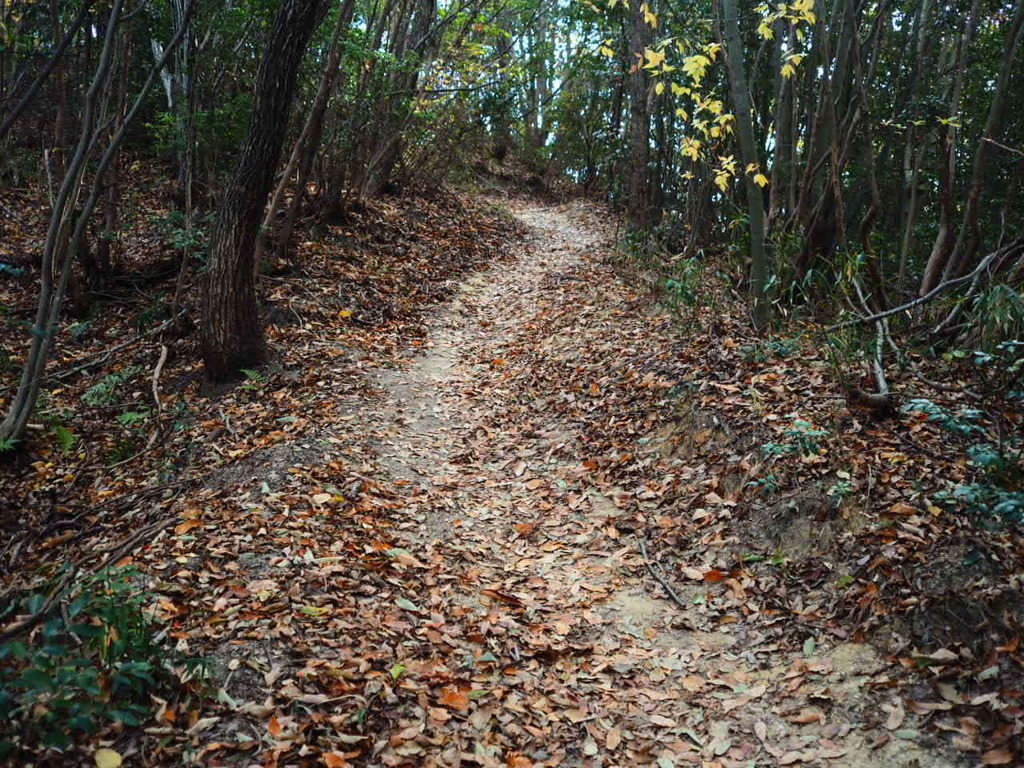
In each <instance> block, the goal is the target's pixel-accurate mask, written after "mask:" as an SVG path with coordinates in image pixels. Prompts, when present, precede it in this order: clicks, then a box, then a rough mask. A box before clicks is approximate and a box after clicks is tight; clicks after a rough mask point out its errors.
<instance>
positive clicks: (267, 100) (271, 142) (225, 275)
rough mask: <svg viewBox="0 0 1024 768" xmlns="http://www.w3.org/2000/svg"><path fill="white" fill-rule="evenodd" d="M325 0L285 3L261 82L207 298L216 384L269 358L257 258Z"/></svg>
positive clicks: (210, 369) (225, 202)
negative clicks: (302, 75) (259, 304)
mask: <svg viewBox="0 0 1024 768" xmlns="http://www.w3.org/2000/svg"><path fill="white" fill-rule="evenodd" d="M326 6H327V2H326V0H284V2H283V3H282V4H281V6H280V8H279V10H278V12H277V15H276V17H275V19H274V23H273V26H272V27H271V30H270V36H269V39H268V41H267V47H266V50H265V52H264V54H263V60H262V61H261V63H260V70H259V74H258V75H257V78H256V94H255V96H256V98H255V101H254V105H253V111H252V117H251V118H250V121H249V130H248V134H247V136H246V140H245V143H244V144H243V146H242V150H241V153H240V154H239V157H238V162H237V164H236V166H235V170H234V173H233V174H232V176H231V179H230V180H229V181H228V184H227V187H226V188H225V190H224V195H223V197H222V199H221V204H220V211H219V213H218V216H217V223H216V226H215V227H214V231H213V237H212V240H211V245H210V259H209V272H208V274H207V280H206V286H205V291H204V294H203V324H202V340H201V341H202V352H203V363H204V364H205V366H206V373H207V375H208V376H209V378H210V379H212V380H213V381H230V380H233V379H235V378H237V377H238V375H239V373H240V372H241V371H242V370H244V369H247V368H254V367H258V366H260V365H262V364H263V363H265V362H266V359H267V345H266V341H265V340H264V337H263V328H262V326H261V324H260V319H259V312H258V308H257V306H256V281H255V278H254V270H253V261H254V249H255V244H256V237H257V234H258V232H259V227H260V222H261V220H262V218H263V208H264V206H265V205H266V203H267V194H268V193H269V192H270V188H271V185H272V184H273V181H274V171H275V170H276V169H277V163H278V159H279V158H280V155H281V147H282V146H283V144H284V138H285V133H286V132H287V130H288V113H289V111H290V107H291V103H292V97H293V95H294V92H295V82H296V79H297V77H298V70H299V65H300V63H301V62H302V56H303V54H304V53H305V50H306V45H307V43H308V42H309V38H310V36H311V35H312V34H313V30H314V29H316V27H317V25H318V24H319V22H320V20H321V18H322V17H323V13H324V11H325V10H326Z"/></svg>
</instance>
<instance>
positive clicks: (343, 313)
mask: <svg viewBox="0 0 1024 768" xmlns="http://www.w3.org/2000/svg"><path fill="white" fill-rule="evenodd" d="M338 317H352V310H351V309H343V310H341V312H339V313H338Z"/></svg>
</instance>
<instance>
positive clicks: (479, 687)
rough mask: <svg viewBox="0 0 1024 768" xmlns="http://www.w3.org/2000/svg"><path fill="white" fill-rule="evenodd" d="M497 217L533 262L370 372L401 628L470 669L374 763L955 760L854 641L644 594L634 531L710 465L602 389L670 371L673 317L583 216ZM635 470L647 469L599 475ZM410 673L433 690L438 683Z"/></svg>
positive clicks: (419, 712)
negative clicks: (620, 268)
mask: <svg viewBox="0 0 1024 768" xmlns="http://www.w3.org/2000/svg"><path fill="white" fill-rule="evenodd" d="M513 213H514V215H515V216H516V217H517V218H518V219H520V220H521V221H522V222H523V223H525V224H526V225H528V226H529V227H530V229H531V232H532V234H531V237H530V248H529V250H528V251H527V253H525V254H524V255H523V256H521V257H520V258H519V259H518V260H516V261H515V262H513V263H505V264H499V265H496V266H493V267H491V268H489V269H488V270H486V271H483V272H480V273H477V274H475V275H474V276H472V277H470V278H469V279H468V280H466V281H465V283H464V285H463V288H462V289H461V291H460V292H459V293H458V294H457V296H456V298H455V299H454V300H453V301H452V302H450V303H449V304H448V305H447V306H446V307H445V308H443V309H442V310H441V311H439V312H438V313H437V314H436V315H435V316H434V318H433V319H432V321H431V322H430V323H429V329H428V335H427V338H426V340H425V342H424V343H423V345H422V352H421V354H418V355H417V356H415V357H414V358H412V359H411V360H410V362H409V364H408V366H407V367H405V368H403V369H400V370H392V371H380V372H379V373H378V374H377V376H376V381H377V384H378V385H379V386H380V388H381V389H382V390H383V393H384V397H383V399H382V401H381V403H380V407H379V409H378V410H377V412H376V414H375V416H374V419H373V420H374V422H375V427H374V430H373V432H374V434H375V438H376V440H377V444H376V446H377V448H378V451H379V455H380V458H379V462H380V464H381V467H382V471H384V472H386V474H387V475H389V476H390V478H391V483H392V484H393V485H395V486H397V487H398V488H399V489H400V492H399V495H400V496H401V497H402V502H401V504H400V509H399V510H398V514H397V526H398V528H399V529H400V530H401V531H402V536H404V537H405V539H406V541H407V544H406V545H405V548H406V549H407V550H408V551H409V553H410V554H409V557H410V560H411V562H412V563H414V564H415V565H416V566H417V567H421V566H422V567H425V569H426V575H425V576H424V577H423V581H422V585H423V589H422V592H421V593H420V594H419V596H418V599H417V600H416V601H415V606H414V607H415V610H416V611H418V612H419V621H420V622H421V624H420V629H419V630H418V632H417V634H419V635H421V636H424V637H426V638H427V639H428V640H429V642H430V644H432V645H434V646H435V649H434V650H433V651H431V650H429V649H425V648H423V647H422V646H421V647H420V649H419V652H418V654H419V656H420V657H422V655H423V654H424V653H426V655H427V656H431V655H435V656H436V651H437V648H444V649H445V655H446V657H448V656H454V657H458V658H461V659H462V663H461V665H460V666H459V667H458V673H457V674H453V670H452V663H451V662H450V661H446V662H445V664H446V666H445V667H444V674H446V675H450V677H449V678H448V679H449V680H451V683H450V684H449V685H447V686H445V687H444V688H442V691H443V694H442V695H441V697H440V698H439V699H438V698H435V699H433V700H428V699H427V697H426V696H421V697H420V701H419V703H418V705H417V706H414V707H412V708H411V709H410V708H408V707H406V708H403V709H402V710H401V712H400V715H401V718H402V719H401V721H400V722H399V724H398V725H399V730H398V731H397V732H395V733H392V734H385V735H383V736H382V737H381V738H380V739H379V740H378V742H377V744H376V747H375V752H376V753H377V759H379V760H381V762H383V763H384V764H391V765H398V764H405V762H404V761H407V760H409V759H410V758H412V759H413V760H414V762H416V764H421V765H445V766H454V765H463V764H479V765H486V766H490V765H493V766H499V765H508V766H520V767H521V766H532V765H537V766H540V765H566V766H616V765H622V766H625V765H630V766H631V765H645V764H657V765H659V766H672V765H690V764H698V765H701V764H702V765H705V766H740V765H743V766H750V765H791V764H795V765H836V766H868V765H871V766H874V765H877V766H913V765H929V766H944V765H949V764H951V763H947V762H945V761H944V760H943V759H942V758H941V757H939V756H938V755H935V754H930V753H928V752H926V751H924V750H923V749H922V748H921V747H920V746H918V744H916V743H915V740H916V738H917V735H918V734H917V732H915V731H913V730H909V729H910V728H911V717H908V718H907V723H906V724H904V717H905V713H904V712H903V710H902V704H901V703H900V702H899V700H898V699H895V698H893V699H892V701H891V707H890V703H889V700H888V699H884V698H883V699H881V701H882V702H884V703H885V706H886V707H890V708H889V710H888V711H882V712H879V710H878V703H879V701H880V699H879V698H878V697H877V695H873V694H869V693H868V691H867V688H866V687H865V683H867V682H868V681H869V680H870V679H871V676H872V675H874V674H876V673H877V672H879V671H880V670H881V668H882V667H883V666H884V664H883V662H882V661H881V659H880V658H879V657H878V656H877V655H876V654H875V652H874V651H873V650H872V649H871V648H870V647H869V646H866V645H858V644H853V643H841V644H839V645H833V646H831V647H830V646H829V645H828V641H827V639H822V638H818V640H817V642H815V640H813V639H812V640H810V641H808V642H805V643H804V644H803V645H802V646H800V645H799V643H797V644H796V647H792V646H793V643H792V642H789V643H786V642H783V641H781V640H780V638H781V637H783V636H784V635H785V634H787V633H783V632H781V631H780V632H774V631H773V630H772V629H766V628H765V627H766V624H765V622H764V621H763V620H762V621H761V623H759V624H757V625H754V624H752V623H751V624H748V623H747V621H746V615H745V613H746V611H745V610H740V611H738V612H737V613H736V614H735V615H734V617H733V620H732V621H731V622H730V623H722V622H717V621H715V620H714V619H713V617H711V616H709V615H708V612H707V611H706V610H705V603H706V602H707V599H708V598H709V597H710V591H712V590H730V589H731V590H733V591H734V592H736V593H737V594H738V595H739V596H742V586H741V585H740V584H739V583H735V585H732V584H709V583H706V582H703V581H700V580H699V578H700V577H699V573H698V575H697V579H698V580H697V581H695V582H694V581H689V582H687V581H686V579H685V578H684V577H682V576H681V575H680V574H679V573H675V575H672V576H669V577H668V578H669V579H670V580H671V581H672V582H673V583H674V584H675V585H676V589H677V591H678V592H679V593H680V594H681V599H682V601H683V602H684V603H686V604H687V605H688V607H687V609H685V610H683V609H682V608H681V607H680V606H679V605H677V603H676V602H675V601H672V600H669V599H668V598H667V596H665V595H664V592H663V591H662V588H661V587H660V586H659V585H658V584H657V583H656V582H655V581H654V580H653V579H651V577H650V576H649V573H648V570H647V564H646V562H645V558H644V556H643V554H642V553H641V550H640V542H641V540H642V537H643V529H644V527H645V526H655V525H658V524H659V520H663V519H664V518H660V517H659V515H668V514H673V513H675V514H683V512H678V511H675V510H672V509H668V508H665V507H662V508H661V509H659V487H660V483H661V480H662V479H664V478H665V476H666V475H667V474H675V475H676V476H682V477H684V478H689V479H690V480H691V481H692V482H693V484H694V485H695V486H697V487H699V486H700V482H701V480H702V472H704V471H705V470H704V468H703V467H702V466H700V465H699V464H698V465H697V466H686V465H684V464H682V463H681V460H679V459H672V458H666V457H665V456H662V455H659V454H658V453H657V452H656V451H655V450H654V449H653V448H654V446H653V445H652V443H653V444H656V443H657V437H656V436H654V425H655V424H656V419H655V416H654V414H652V413H651V412H650V410H647V411H646V412H645V407H646V408H649V406H650V403H651V402H652V400H651V399H650V397H649V396H648V397H647V399H646V400H645V399H644V398H641V397H638V398H637V399H636V401H633V400H631V398H630V396H629V395H628V393H627V395H626V396H623V393H622V391H621V390H617V389H615V385H614V384H613V382H612V381H611V379H610V376H611V375H612V374H613V373H615V374H616V375H618V374H621V372H622V369H623V368H624V367H625V368H629V366H631V365H632V364H633V363H635V362H636V361H637V360H641V359H642V360H645V361H648V362H649V361H650V360H654V359H658V357H659V356H661V355H664V354H666V352H667V351H668V350H670V349H671V345H672V344H673V334H672V328H671V322H670V321H669V320H668V319H667V318H666V317H665V316H663V315H661V314H660V313H658V312H656V311H652V310H651V309H650V307H649V298H648V297H646V296H639V295H637V293H636V292H635V290H633V289H631V288H630V287H629V286H628V285H626V284H625V283H623V282H622V281H621V280H620V279H619V278H618V277H617V276H616V274H615V271H614V270H613V269H612V268H611V267H610V266H609V264H608V263H607V260H606V256H607V255H608V253H609V252H610V250H611V248H612V244H613V235H612V232H611V231H610V230H609V226H608V221H607V219H602V217H601V214H600V212H599V211H595V210H591V209H588V208H585V207H582V206H576V205H571V206H562V207H552V206H540V205H527V204H514V206H513ZM619 378H620V379H621V378H622V377H621V376H619ZM625 378H626V379H627V380H629V378H630V377H629V376H628V375H627V376H626V377H625ZM630 386H631V387H632V388H633V390H634V391H635V392H636V393H638V394H643V395H645V396H646V395H647V393H649V392H650V391H652V390H658V389H659V388H660V387H664V386H667V385H666V384H665V383H663V382H661V381H659V380H658V379H657V378H656V377H651V376H649V375H648V376H647V377H642V376H639V375H638V376H637V377H635V379H633V380H632V381H631V382H630ZM645 403H646V406H645ZM595 435H601V436H603V439H601V440H595ZM609 446H612V447H613V448H614V450H613V451H609V450H608V448H609ZM645 452H646V453H645ZM634 453H635V454H638V455H641V456H644V455H646V456H647V458H645V459H642V460H640V461H639V465H640V466H641V467H643V468H645V469H644V470H643V471H642V472H637V473H634V475H633V476H632V477H631V479H630V480H628V482H627V481H625V480H623V476H622V474H621V473H618V474H615V476H614V480H612V479H610V478H612V475H611V473H610V472H608V471H606V470H608V469H609V468H611V467H613V466H615V465H616V463H617V462H620V461H621V462H624V461H625V460H626V458H628V459H629V460H631V461H632V460H634V457H633V456H632V455H631V454H634ZM694 565H700V564H698V563H694ZM691 572H692V571H691ZM732 581H733V582H735V580H732ZM680 582H682V583H680ZM687 585H689V586H687ZM740 602H743V601H742V600H740ZM407 607H408V606H407ZM751 607H752V610H753V612H754V613H755V615H756V612H757V608H756V607H754V606H753V604H751ZM798 620H799V619H798V617H788V616H784V617H782V618H780V619H779V621H780V622H790V623H792V622H796V621H798ZM423 622H426V623H425V624H424V623H423ZM424 627H426V629H424ZM453 627H458V629H454V628H453ZM790 629H792V627H790ZM788 635H789V636H792V632H789V633H788ZM466 640H468V641H469V642H468V643H467V642H466ZM414 655H415V654H414ZM409 669H410V671H411V672H412V673H414V674H415V675H418V676H419V677H420V678H421V679H429V678H430V677H431V675H434V676H435V679H436V676H437V675H438V674H440V673H439V672H438V669H441V666H440V664H439V665H438V666H436V667H435V666H432V664H431V663H429V662H428V663H426V664H422V663H416V664H412V663H410V666H409ZM410 685H414V684H413V683H410ZM883 696H884V694H883ZM886 724H888V728H887V727H886ZM388 736H389V738H388Z"/></svg>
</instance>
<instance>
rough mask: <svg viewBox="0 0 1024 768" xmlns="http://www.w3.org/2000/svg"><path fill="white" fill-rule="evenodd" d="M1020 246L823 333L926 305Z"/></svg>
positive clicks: (994, 252) (983, 260)
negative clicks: (902, 301)
mask: <svg viewBox="0 0 1024 768" xmlns="http://www.w3.org/2000/svg"><path fill="white" fill-rule="evenodd" d="M1020 245H1021V242H1020V241H1018V242H1015V243H1011V244H1010V245H1008V246H1005V247H1004V248H1000V249H999V250H997V251H993V252H992V253H990V254H988V256H986V257H985V258H984V259H982V260H981V262H980V263H979V264H978V266H976V267H975V268H974V269H973V270H972V271H971V272H969V273H967V274H966V275H963V276H962V277H955V278H953V279H952V280H946V281H944V282H942V283H939V284H938V285H936V286H935V287H934V288H932V289H931V290H930V291H928V293H926V294H925V295H924V296H918V297H917V298H916V299H914V300H913V301H908V302H907V303H906V304H900V305H899V306H898V307H893V308H892V309H887V310H885V311H884V312H876V313H874V314H873V315H866V316H861V317H855V318H853V319H851V320H843V321H842V322H840V323H834V324H833V325H830V326H828V327H826V328H825V329H824V330H825V333H832V332H833V331H838V330H840V329H841V328H849V327H850V326H851V325H860V324H861V323H874V322H876V321H878V320H883V319H885V318H887V317H892V316H893V315H898V314H899V313H900V312H906V311H907V310H909V309H914V308H915V307H919V306H921V305H922V304H927V303H928V302H929V301H932V300H933V299H934V298H935V297H936V296H938V295H939V294H940V293H942V292H943V291H945V290H947V289H949V288H952V287H953V286H955V285H961V284H962V283H966V282H967V281H968V280H974V279H975V278H976V277H977V276H978V275H980V274H981V273H982V272H983V271H984V270H985V268H986V267H988V265H989V264H991V263H992V262H993V261H994V260H995V259H996V258H997V257H999V256H1005V255H1006V254H1007V253H1010V252H1011V251H1013V250H1015V249H1016V248H1019V247H1020Z"/></svg>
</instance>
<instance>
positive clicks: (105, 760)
mask: <svg viewBox="0 0 1024 768" xmlns="http://www.w3.org/2000/svg"><path fill="white" fill-rule="evenodd" d="M92 758H93V760H95V761H96V768H121V763H122V762H124V761H123V760H122V758H121V754H120V753H119V752H115V751H114V750H112V749H107V748H106V747H101V748H100V749H97V750H96V751H95V752H94V753H93V755H92Z"/></svg>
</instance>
